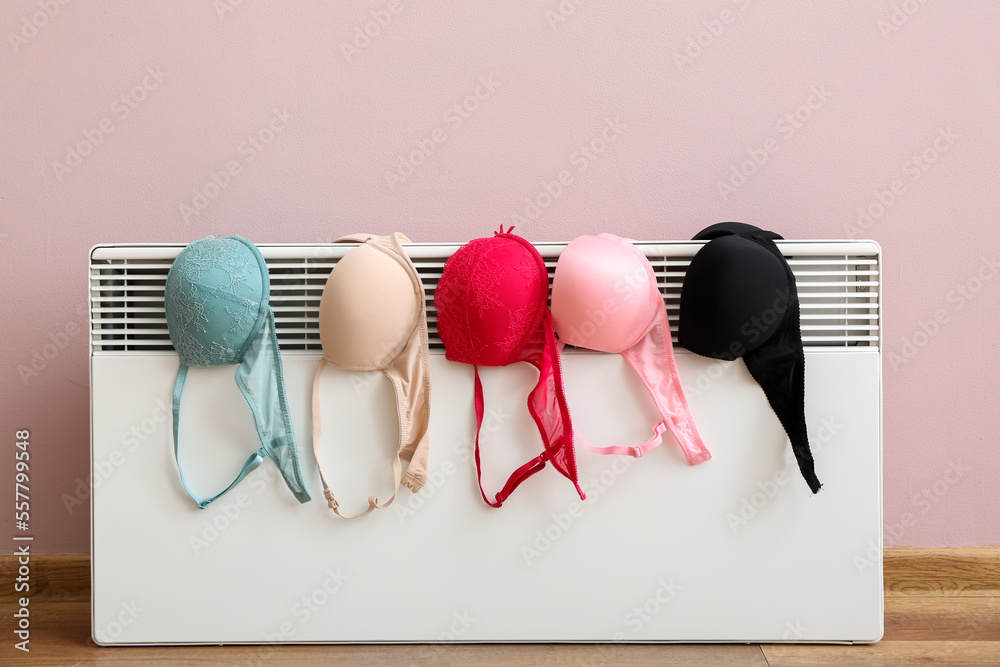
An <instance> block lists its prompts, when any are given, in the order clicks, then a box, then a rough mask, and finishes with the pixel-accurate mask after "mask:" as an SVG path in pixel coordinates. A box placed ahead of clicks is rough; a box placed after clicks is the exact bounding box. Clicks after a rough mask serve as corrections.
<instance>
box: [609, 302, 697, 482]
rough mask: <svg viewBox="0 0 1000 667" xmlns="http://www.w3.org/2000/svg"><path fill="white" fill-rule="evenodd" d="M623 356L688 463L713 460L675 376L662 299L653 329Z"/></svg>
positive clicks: (693, 463) (675, 367) (677, 377)
mask: <svg viewBox="0 0 1000 667" xmlns="http://www.w3.org/2000/svg"><path fill="white" fill-rule="evenodd" d="M653 289H656V287H655V286H654V288H653ZM657 294H659V290H657ZM622 355H623V356H624V357H625V358H626V359H628V361H629V363H630V364H632V368H634V369H635V372H636V373H638V374H639V377H640V378H641V379H642V383H643V384H644V385H646V389H647V390H649V393H650V394H651V395H652V397H653V400H654V401H655V402H656V407H657V409H658V410H659V411H660V415H662V416H663V422H664V423H665V424H666V425H667V427H668V428H669V429H670V432H671V433H673V434H674V437H675V438H677V442H678V444H680V446H681V449H682V450H683V451H684V456H686V457H687V460H688V463H689V464H691V465H695V464H697V463H703V462H704V461H707V460H709V459H710V458H712V455H711V454H710V453H709V451H708V449H706V448H705V444H704V443H703V442H702V440H701V435H700V434H699V433H698V429H697V427H696V426H695V424H694V418H693V417H692V416H691V411H690V410H689V409H688V405H687V399H685V397H684V389H683V388H682V387H681V381H680V377H679V376H678V375H677V366H676V365H675V363H674V351H673V343H671V341H670V324H669V322H668V321H667V309H666V308H665V307H664V305H663V299H662V297H661V298H660V303H659V307H658V312H657V322H656V323H655V324H654V325H653V328H652V329H650V331H649V333H648V334H646V335H645V336H643V337H642V339H640V340H639V342H637V343H636V344H635V345H633V346H632V347H630V348H629V349H627V350H625V351H624V352H622Z"/></svg>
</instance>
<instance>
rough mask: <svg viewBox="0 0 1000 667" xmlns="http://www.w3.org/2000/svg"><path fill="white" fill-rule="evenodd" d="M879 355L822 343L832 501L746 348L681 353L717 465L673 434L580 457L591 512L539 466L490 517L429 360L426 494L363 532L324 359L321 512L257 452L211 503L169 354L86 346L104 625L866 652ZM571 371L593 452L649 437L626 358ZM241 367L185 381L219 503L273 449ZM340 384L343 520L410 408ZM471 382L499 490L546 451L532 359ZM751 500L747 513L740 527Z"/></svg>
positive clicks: (303, 403)
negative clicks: (814, 481) (798, 453)
mask: <svg viewBox="0 0 1000 667" xmlns="http://www.w3.org/2000/svg"><path fill="white" fill-rule="evenodd" d="M678 245H680V244H678ZM687 245H690V244H687ZM844 245H852V246H853V245H856V244H844ZM130 252H133V253H134V252H135V249H134V248H133V249H130ZM172 252H174V253H175V252H176V250H173V251H172ZM845 252H846V250H845ZM320 287H321V286H320ZM161 298H162V296H161ZM804 303H805V301H804ZM161 304H162V302H161ZM875 307H877V303H876V304H875V305H874V306H873V309H874V308H875ZM807 312H808V311H807V310H806V309H803V313H807ZM875 321H876V322H877V321H878V320H877V318H876V319H875ZM876 334H877V332H876ZM283 344H284V343H283ZM876 345H877V343H876V344H872V345H867V346H864V345H863V346H859V347H835V348H829V349H822V348H816V347H812V348H809V351H808V352H807V366H806V379H807V391H806V397H807V418H808V423H809V426H810V433H811V438H812V444H813V451H814V453H815V455H816V460H817V464H816V469H817V473H818V475H819V477H820V479H821V480H822V481H823V482H824V484H825V486H824V489H823V490H822V491H821V492H820V493H819V494H818V495H815V496H813V495H812V494H811V493H809V491H808V488H807V487H806V485H805V483H804V482H803V481H802V479H801V477H800V475H799V473H798V471H797V469H796V466H795V464H794V462H793V461H792V459H791V456H790V449H789V447H788V445H787V442H786V438H785V435H784V433H783V431H782V430H781V427H780V425H779V423H778V421H777V419H776V418H775V417H774V415H773V413H772V412H771V411H770V409H769V408H768V406H767V402H766V400H765V399H764V396H763V393H762V392H761V391H760V389H759V387H757V385H756V384H755V383H753V381H752V379H751V378H750V377H749V374H748V373H747V372H746V369H745V366H744V365H743V363H742V361H737V362H734V363H730V364H727V363H725V362H717V361H712V360H709V359H705V358H702V357H698V356H695V355H692V354H688V353H686V352H684V351H678V353H677V364H678V367H679V370H680V373H681V376H682V380H683V382H684V385H685V388H686V389H687V391H688V394H689V402H690V404H691V407H692V410H693V412H694V415H695V418H696V420H697V423H698V425H699V428H700V429H701V432H702V435H703V437H704V440H705V443H706V445H707V446H708V447H709V449H710V450H711V452H712V455H713V459H712V460H711V461H709V462H707V463H705V464H702V465H699V466H695V467H690V466H688V465H687V464H686V463H685V462H684V459H683V456H682V454H681V452H680V450H679V447H678V446H677V445H676V444H675V443H674V441H673V439H672V438H671V437H670V436H669V435H667V436H666V437H665V441H664V443H663V444H662V445H661V446H660V447H659V448H657V449H655V450H653V451H652V452H650V453H649V454H647V455H646V456H644V457H643V458H641V459H638V460H631V459H623V458H620V457H602V456H598V455H595V454H592V453H590V452H588V451H586V450H584V449H583V448H582V447H578V448H577V458H578V462H579V468H580V478H581V482H582V484H583V485H584V488H585V490H586V491H587V492H588V496H589V497H588V499H587V500H586V501H582V502H581V501H579V499H578V498H577V497H576V494H575V491H574V489H573V487H572V485H571V484H570V483H569V482H568V481H567V480H565V479H564V478H563V477H561V476H560V475H559V474H558V473H556V472H555V471H554V470H553V469H552V468H551V467H548V468H547V469H546V470H544V471H543V472H541V473H539V474H538V475H536V476H534V477H532V478H531V479H529V480H528V481H527V482H525V483H524V484H523V485H522V486H521V487H520V488H519V489H518V490H517V491H516V492H515V493H514V494H513V496H512V497H511V498H510V499H509V500H508V501H507V503H506V504H505V505H504V507H503V508H502V509H499V510H494V509H491V508H489V507H487V506H486V505H485V504H484V503H483V502H482V500H481V498H480V496H479V490H478V488H477V486H476V483H475V463H474V460H473V459H472V456H471V448H470V447H471V441H470V439H469V438H470V435H471V434H473V433H474V425H475V421H474V415H473V406H472V370H471V368H470V367H467V366H461V365H457V364H452V363H450V362H447V361H446V360H445V359H444V357H443V356H442V355H440V354H434V355H432V359H431V372H432V378H433V391H432V425H431V443H432V445H431V458H430V468H431V471H432V480H431V482H430V483H429V484H428V486H427V488H426V490H425V491H424V492H423V493H422V494H421V495H422V496H426V499H423V498H420V499H418V498H416V497H414V496H413V495H412V494H411V493H410V492H409V491H407V490H405V489H403V490H401V492H400V495H399V496H398V497H397V500H396V502H395V504H394V505H393V506H392V507H390V508H389V509H387V510H385V511H382V512H376V513H375V514H373V515H369V516H367V517H364V518H361V519H356V520H353V521H343V520H341V519H339V518H337V517H334V516H333V515H332V513H331V512H330V511H329V510H328V509H327V508H326V505H325V502H324V501H323V500H322V495H321V490H320V485H319V479H318V476H317V473H316V465H315V460H314V457H313V454H312V447H311V426H310V425H311V417H310V399H311V383H312V377H313V372H314V370H315V367H316V362H317V360H318V358H319V354H318V352H316V351H313V350H309V349H306V350H302V351H285V352H284V353H283V358H284V362H285V373H286V380H287V383H288V392H289V403H290V406H291V409H292V416H293V421H294V425H295V428H296V434H297V436H298V440H299V443H300V454H301V457H302V464H303V468H304V471H305V474H306V479H307V483H308V485H309V490H310V493H311V494H312V495H313V498H314V499H313V501H312V502H310V503H308V504H306V505H301V506H300V505H299V504H298V503H297V502H296V501H295V500H294V498H293V497H292V495H291V493H290V492H289V491H288V490H287V488H286V487H285V485H284V483H283V481H282V480H281V479H280V476H279V475H277V473H276V469H275V468H274V466H273V465H272V464H271V463H270V462H268V463H265V465H264V466H262V467H261V469H259V470H257V471H256V472H254V473H253V474H252V475H251V476H250V477H249V478H247V479H246V480H245V481H244V482H243V484H242V485H241V486H239V487H237V489H235V490H234V491H232V492H230V494H229V495H227V496H225V497H223V498H222V499H220V500H219V501H217V502H216V503H215V504H213V505H211V506H210V507H209V508H208V509H206V510H198V509H197V508H196V507H195V505H194V502H193V501H192V500H191V499H190V498H189V497H188V496H187V495H186V494H185V493H184V491H183V489H182V487H181V485H180V482H179V480H178V478H177V473H176V470H175V467H174V463H173V458H172V439H171V435H170V421H169V409H170V394H171V389H172V387H173V381H174V374H175V372H176V368H177V358H176V356H175V355H174V354H173V353H172V352H168V351H160V352H157V351H149V352H139V351H128V350H125V351H95V352H94V355H93V357H92V360H91V361H92V413H93V414H92V417H93V424H92V429H93V432H92V456H93V467H94V470H95V474H96V475H97V476H98V483H97V484H95V489H94V492H93V496H92V520H93V524H92V525H93V529H92V531H93V532H92V540H93V544H92V549H93V552H92V553H93V560H92V567H93V629H94V635H95V638H96V639H97V640H98V641H99V642H100V643H108V644H170V643H267V642H271V641H289V642H369V641H370V642H429V641H441V640H446V641H451V640H454V641H484V642H495V641H557V642H558V641H569V642H575V641H588V642H594V641H601V642H603V641H616V640H621V641H638V642H658V641H684V642H692V641H712V642H716V641H753V642H771V641H778V642H780V641H792V642H849V641H860V642H866V641H875V640H877V639H879V638H880V637H881V634H882V568H881V535H882V531H881V508H882V502H881V389H880V387H881V382H880V368H881V364H880V355H879V351H878V347H877V346H876ZM564 370H565V376H566V384H567V393H568V398H569V404H570V409H571V411H572V413H573V416H574V420H575V424H576V426H577V428H578V429H579V430H581V431H582V432H583V433H584V435H585V436H586V437H587V438H588V439H589V440H590V441H591V443H593V444H612V443H619V444H632V443H635V442H638V441H641V440H645V439H646V438H647V437H648V433H649V428H650V427H651V426H652V424H653V423H654V422H655V421H656V419H655V417H654V415H653V408H652V405H651V400H650V399H649V398H648V397H646V395H645V393H644V390H643V389H642V387H641V385H640V384H639V382H638V380H637V378H635V377H634V376H633V375H632V372H631V370H630V369H629V368H628V367H627V365H626V364H625V363H624V361H623V360H622V359H621V358H620V357H617V356H611V355H600V354H591V353H582V352H571V353H567V354H566V355H565V358H564ZM232 371H233V367H225V368H213V369H192V372H191V374H190V376H189V379H188V382H187V385H186V388H185V395H184V401H183V410H184V417H183V421H182V438H181V442H182V448H183V453H182V454H183V460H184V462H185V473H186V474H187V475H188V478H189V480H190V483H191V485H192V486H193V487H194V488H195V489H198V490H200V491H201V492H202V494H204V495H208V494H209V493H210V492H215V491H216V490H218V489H219V488H222V487H223V486H225V485H226V484H228V483H229V481H230V480H231V478H232V476H233V475H235V473H236V472H237V471H238V469H239V467H240V465H241V464H242V462H243V461H244V460H245V458H246V457H247V456H248V455H249V454H250V452H252V451H253V450H255V449H256V448H257V447H258V444H257V442H256V436H255V435H254V433H253V429H252V420H251V417H250V415H249V412H248V410H247V408H246V405H245V403H244V402H243V399H242V398H241V396H240V394H239V391H238V389H237V388H236V386H235V383H234V382H233V377H232ZM327 373H328V374H327V375H326V376H325V377H324V381H323V392H324V396H323V398H324V404H325V406H326V407H325V408H324V439H323V460H324V469H325V470H328V471H330V478H331V479H330V481H331V484H332V485H333V486H334V489H335V491H336V493H337V497H338V499H339V500H340V501H341V503H342V505H343V506H344V507H345V509H346V510H347V511H351V510H352V509H360V508H362V507H363V506H364V499H365V498H366V497H367V495H369V494H371V493H375V494H377V495H379V497H380V498H383V497H384V494H386V493H387V492H388V491H390V489H391V474H390V469H389V458H388V457H389V455H390V453H391V451H392V449H393V448H394V446H395V441H396V434H395V432H394V429H395V426H394V424H395V414H394V412H393V404H392V401H391V399H390V393H389V388H388V382H387V381H386V380H384V379H382V378H381V376H380V375H378V374H371V375H366V374H351V373H345V372H341V371H339V370H337V369H335V368H329V370H328V371H327ZM482 377H483V381H484V385H485V391H486V395H487V407H488V409H491V410H493V411H494V412H493V421H489V420H488V421H487V427H488V429H486V430H488V432H489V437H488V439H484V440H485V441H484V444H483V450H484V451H483V456H484V466H485V469H486V478H485V480H484V482H485V484H486V487H487V490H488V491H489V490H491V489H492V490H493V492H495V491H496V490H498V489H499V487H500V485H501V484H502V483H503V481H504V480H505V479H506V477H507V475H508V474H509V473H510V472H511V471H512V470H513V469H514V468H515V467H516V466H518V465H520V464H521V463H524V462H526V461H527V460H528V459H529V458H531V457H533V456H535V455H536V454H537V453H538V452H539V451H540V448H541V442H540V440H539V438H538V435H537V431H536V430H535V428H534V424H533V422H532V421H531V419H530V417H529V415H528V413H527V410H526V407H525V403H524V400H525V397H526V395H527V393H528V390H529V389H530V387H531V386H532V385H533V383H534V378H535V374H534V371H533V370H532V369H531V368H530V367H528V366H527V365H525V364H519V365H517V366H514V367H510V368H507V369H484V370H483V372H482ZM712 378H715V379H712ZM629 463H631V465H627V464H629ZM776 474H777V479H778V481H779V482H783V483H780V484H774V485H773V497H770V498H768V497H767V496H766V495H765V494H764V492H763V491H761V490H760V487H761V486H763V487H764V488H765V489H766V490H767V491H771V490H772V489H771V488H770V486H771V484H770V483H771V482H773V480H774V479H775V475H776ZM602 478H603V481H602ZM595 479H596V480H597V482H596V484H595V483H594V482H593V481H591V480H595ZM758 483H760V485H758ZM755 494H756V495H755ZM240 501H242V504H243V505H245V506H244V507H240V505H239V503H240ZM744 501H745V503H744ZM754 504H756V505H757V506H758V507H753V505H754ZM741 507H742V508H743V509H742V511H743V512H744V516H747V517H749V518H748V519H745V521H746V523H745V524H739V523H738V521H736V520H735V519H736V518H737V517H739V516H740V512H741ZM748 508H749V509H748ZM227 510H228V511H229V514H230V516H228V517H227V514H226V512H227ZM751 511H753V512H755V515H753V516H751V515H750V513H751ZM570 519H571V520H572V521H571V523H570ZM213 523H215V524H216V526H217V528H211V529H207V528H206V526H211V524H213ZM560 523H561V524H562V526H560ZM213 531H215V532H213ZM546 534H547V535H548V536H547V537H546ZM194 538H197V539H200V540H202V542H200V543H199V542H193V541H192V540H193V539H194Z"/></svg>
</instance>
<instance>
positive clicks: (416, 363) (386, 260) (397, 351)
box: [313, 233, 431, 519]
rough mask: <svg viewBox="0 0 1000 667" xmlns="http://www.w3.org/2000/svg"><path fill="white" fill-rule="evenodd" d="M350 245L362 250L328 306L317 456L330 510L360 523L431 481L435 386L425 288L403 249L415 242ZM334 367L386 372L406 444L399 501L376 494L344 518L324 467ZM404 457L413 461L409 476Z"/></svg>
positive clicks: (396, 476) (324, 309)
mask: <svg viewBox="0 0 1000 667" xmlns="http://www.w3.org/2000/svg"><path fill="white" fill-rule="evenodd" d="M342 242H348V243H352V242H353V243H361V244H362V245H360V246H358V247H357V248H354V249H353V250H351V251H350V252H348V253H347V254H346V255H344V257H343V258H342V259H341V260H340V261H338V262H337V265H336V267H335V268H334V269H333V271H332V272H331V273H330V277H329V278H328V279H327V281H326V287H325V288H324V289H323V297H322V299H321V300H320V305H319V336H320V342H321V343H322V345H323V358H322V359H321V360H320V362H319V368H317V369H316V377H315V379H314V380H313V451H314V453H315V454H316V465H317V467H319V469H320V473H319V477H320V480H321V481H322V482H323V494H324V495H325V497H326V500H327V506H328V507H329V508H330V509H332V510H333V511H334V512H335V513H336V514H337V515H338V516H341V517H343V518H345V519H352V518H355V517H358V516H364V515H365V514H368V513H369V512H371V511H372V510H375V509H385V508H386V507H388V506H389V505H391V504H392V501H393V500H395V498H396V492H397V491H399V485H400V484H403V485H404V486H406V487H407V488H408V489H410V491H412V492H413V493H416V492H418V491H419V490H420V489H421V488H422V487H423V486H424V484H425V483H426V481H427V454H428V451H429V444H428V438H427V427H428V424H429V422H430V400H431V396H430V393H431V383H430V361H429V355H428V348H427V313H426V309H425V305H424V303H425V302H424V288H423V285H422V283H421V282H420V277H419V276H418V275H417V270H416V269H415V268H414V266H413V263H412V262H411V261H410V259H409V257H407V256H406V253H405V252H404V251H403V247H402V245H401V244H402V243H409V242H410V240H409V239H408V238H406V237H405V236H404V235H402V234H400V233H396V234H393V235H392V236H373V235H370V234H352V235H350V236H345V237H343V238H340V239H337V243H342ZM327 362H330V363H331V364H334V365H336V366H338V367H340V368H343V369H344V370H350V371H382V372H383V373H384V374H385V375H386V377H388V378H389V380H391V381H392V386H393V389H394V390H395V393H396V413H397V415H398V418H399V446H398V447H397V449H396V454H395V456H394V457H393V459H392V476H393V481H394V483H395V486H394V488H393V493H392V497H391V498H389V500H387V501H386V502H385V503H383V504H379V501H378V498H376V497H375V496H369V498H368V509H366V510H364V511H362V512H359V513H357V514H341V512H340V509H339V508H340V505H339V503H338V502H337V500H336V499H335V498H334V496H333V492H332V491H330V487H329V485H327V483H326V479H325V478H324V477H323V469H322V466H320V463H319V462H320V455H319V449H320V447H319V445H320V432H321V423H320V422H321V409H320V396H319V380H320V374H321V373H322V372H323V368H324V367H325V366H326V364H327ZM400 458H403V459H406V460H408V461H409V462H410V463H409V465H408V466H407V468H406V473H405V474H401V472H402V471H401V468H402V466H401V464H400Z"/></svg>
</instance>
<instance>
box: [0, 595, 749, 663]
mask: <svg viewBox="0 0 1000 667" xmlns="http://www.w3.org/2000/svg"><path fill="white" fill-rule="evenodd" d="M32 620H33V625H32V630H33V633H32V639H31V654H30V660H25V659H24V657H21V656H14V657H20V658H21V660H20V661H13V662H5V658H10V657H11V656H10V651H9V650H3V651H0V665H4V664H12V665H13V664H18V665H24V664H29V663H30V664H31V665H32V666H33V667H35V666H42V665H45V666H48V665H52V666H55V665H59V666H60V667H61V666H63V665H78V666H80V667H84V666H87V665H94V666H96V665H100V666H101V667H126V666H127V667H133V666H134V665H140V664H141V665H143V666H144V667H145V666H149V665H191V666H198V667H206V666H208V665H220V664H227V665H242V666H245V667H258V666H259V667H263V666H264V665H267V666H268V667H270V666H271V665H276V666H279V667H280V666H284V665H287V666H289V667H293V666H294V667H300V666H301V667H333V666H335V665H352V666H353V665H380V666H381V665H463V666H465V665H468V666H470V667H494V666H498V667H502V666H506V665H512V666H513V665H553V666H558V665H567V666H574V667H575V666H577V665H593V666H594V667H599V666H602V665H619V664H626V663H627V664H629V665H637V666H639V667H646V666H648V667H653V666H654V665H656V666H659V665H693V666H695V667H700V666H703V665H704V666H706V667H708V666H716V665H718V666H721V667H767V662H766V660H765V659H764V654H763V653H762V652H761V650H760V647H759V646H757V645H747V644H732V645H719V644H715V645H712V644H704V645H697V644H677V645H622V644H459V645H443V644H441V645H434V644H420V645H373V646H336V645H326V646H287V645H286V646H267V645H264V646H226V647H220V646H190V647H188V646H183V647H182V646H141V647H99V646H97V645H96V644H94V643H93V641H92V640H91V639H90V607H89V603H87V602H55V603H47V604H41V605H36V606H34V610H33V612H32Z"/></svg>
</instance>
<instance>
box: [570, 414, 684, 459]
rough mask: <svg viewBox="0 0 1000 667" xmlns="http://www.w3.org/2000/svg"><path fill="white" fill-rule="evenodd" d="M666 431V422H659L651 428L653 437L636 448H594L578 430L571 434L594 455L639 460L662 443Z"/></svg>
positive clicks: (622, 446) (618, 446)
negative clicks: (614, 455)
mask: <svg viewBox="0 0 1000 667" xmlns="http://www.w3.org/2000/svg"><path fill="white" fill-rule="evenodd" d="M666 430H667V424H666V422H660V423H659V424H657V425H656V426H654V427H653V437H651V438H650V439H649V440H647V441H646V442H644V443H642V444H641V445H638V446H636V447H626V446H624V445H609V446H607V447H595V446H593V445H591V444H590V443H589V442H587V441H586V440H584V439H583V436H582V435H581V434H580V430H579V429H574V430H573V433H574V436H573V437H575V438H576V441H577V442H579V443H580V444H581V445H583V446H584V447H585V448H586V449H589V450H590V451H592V452H594V453H595V454H621V455H623V456H634V457H635V458H639V457H640V456H642V455H643V454H645V453H646V452H648V451H650V450H651V449H655V448H656V447H657V446H658V445H659V444H660V443H661V442H663V434H664V433H665V432H666Z"/></svg>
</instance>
